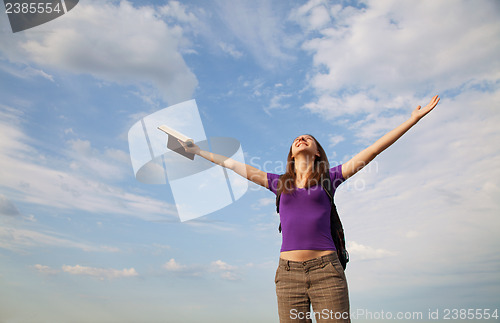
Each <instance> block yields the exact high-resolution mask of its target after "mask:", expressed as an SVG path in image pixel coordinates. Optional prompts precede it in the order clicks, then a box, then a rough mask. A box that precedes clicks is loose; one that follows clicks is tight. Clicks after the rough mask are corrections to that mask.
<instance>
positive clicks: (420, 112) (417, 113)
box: [411, 95, 439, 121]
mask: <svg viewBox="0 0 500 323" xmlns="http://www.w3.org/2000/svg"><path fill="white" fill-rule="evenodd" d="M438 102H439V97H438V96H437V95H436V96H434V97H433V98H432V99H431V102H429V104H427V105H426V106H425V107H423V108H422V107H421V106H418V107H417V108H416V109H415V110H413V112H412V113H411V117H412V118H414V119H415V120H416V121H418V120H420V119H422V118H423V117H424V116H425V115H426V114H427V113H429V112H431V111H432V109H434V107H435V106H436V105H437V104H438Z"/></svg>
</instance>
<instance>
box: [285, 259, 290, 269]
mask: <svg viewBox="0 0 500 323" xmlns="http://www.w3.org/2000/svg"><path fill="white" fill-rule="evenodd" d="M285 269H286V270H287V271H289V270H290V260H287V261H286V265H285Z"/></svg>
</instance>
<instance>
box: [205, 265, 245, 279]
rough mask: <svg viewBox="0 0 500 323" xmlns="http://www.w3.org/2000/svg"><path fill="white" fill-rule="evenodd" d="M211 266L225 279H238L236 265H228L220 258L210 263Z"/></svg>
mask: <svg viewBox="0 0 500 323" xmlns="http://www.w3.org/2000/svg"><path fill="white" fill-rule="evenodd" d="M211 268H212V270H213V271H215V272H219V273H220V277H221V278H223V279H226V280H239V279H240V278H239V276H238V275H237V274H236V270H237V269H238V267H236V266H232V265H229V264H228V263H226V262H224V261H222V260H216V261H214V262H212V263H211Z"/></svg>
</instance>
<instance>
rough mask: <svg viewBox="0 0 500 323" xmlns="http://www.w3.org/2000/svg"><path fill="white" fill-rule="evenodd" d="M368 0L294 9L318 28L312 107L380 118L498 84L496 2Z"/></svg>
mask: <svg viewBox="0 0 500 323" xmlns="http://www.w3.org/2000/svg"><path fill="white" fill-rule="evenodd" d="M365 4H366V5H365V6H363V8H361V7H360V8H355V7H349V6H346V7H341V6H340V5H338V4H334V5H329V4H328V3H326V2H325V1H316V0H311V1H309V2H308V3H307V4H305V5H303V6H302V7H300V8H298V9H296V10H295V11H293V13H292V15H291V18H292V19H294V20H295V21H297V22H298V23H299V24H301V26H303V28H304V29H306V30H311V31H314V33H311V34H310V35H312V37H310V38H309V39H308V40H306V41H304V43H303V48H304V49H305V50H306V51H308V52H309V53H310V54H311V55H312V58H313V63H314V69H313V70H312V71H311V73H310V82H309V86H310V87H311V88H312V89H313V90H314V91H315V92H316V93H317V99H315V100H313V101H311V102H309V103H308V104H305V108H307V109H310V110H311V111H313V112H315V113H318V114H321V115H322V116H324V117H326V118H330V119H333V118H337V117H339V116H343V115H350V116H358V117H359V116H360V115H367V114H371V115H372V118H373V115H375V116H377V115H379V114H380V113H383V112H386V111H388V110H394V109H401V108H405V109H408V110H407V111H410V110H409V109H410V108H412V107H413V106H416V105H417V104H421V105H423V104H422V103H423V102H421V100H422V98H423V97H425V100H426V101H427V100H428V99H430V97H431V96H432V95H433V94H436V93H443V92H445V91H447V90H453V91H456V90H457V89H461V90H463V86H470V85H471V84H475V85H478V84H484V82H486V83H488V82H489V83H490V84H494V82H495V80H497V79H498V78H499V77H500V61H499V60H498V58H497V57H498V55H499V53H500V38H499V37H496V35H498V34H500V21H499V20H498V19H497V18H498V17H497V14H496V12H497V11H498V5H497V4H496V3H495V2H494V1H485V2H483V3H482V4H481V6H477V4H475V3H471V2H468V1H458V2H457V1H397V0H390V1H367V2H366V3H365ZM450 7H452V8H453V11H450ZM325 8H326V9H328V11H329V13H330V21H329V22H328V23H326V22H325V21H326V19H327V14H326V12H325ZM427 96H428V97H427ZM396 112H397V111H396ZM361 129H362V128H361ZM361 135H368V134H367V133H364V134H361ZM372 135H375V133H374V132H372Z"/></svg>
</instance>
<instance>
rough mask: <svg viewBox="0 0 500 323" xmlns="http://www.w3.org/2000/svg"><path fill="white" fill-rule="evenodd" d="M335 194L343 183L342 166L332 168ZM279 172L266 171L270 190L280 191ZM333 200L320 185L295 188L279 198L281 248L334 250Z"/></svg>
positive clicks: (284, 249) (288, 249)
mask: <svg viewBox="0 0 500 323" xmlns="http://www.w3.org/2000/svg"><path fill="white" fill-rule="evenodd" d="M330 178H331V180H332V186H333V193H334V194H335V190H336V189H337V187H338V186H339V185H340V184H341V183H342V182H344V180H345V179H344V177H342V165H338V166H335V167H333V168H330ZM278 180H279V175H277V174H272V173H267V182H268V184H269V190H270V191H272V192H273V193H274V194H276V192H277V187H278ZM330 209H331V205H330V200H329V199H328V195H327V194H326V192H325V191H324V190H323V187H322V186H321V185H315V186H311V187H309V188H295V190H294V191H293V192H292V193H289V194H282V195H281V198H280V220H281V233H282V244H281V251H290V250H335V244H334V243H333V239H332V234H331V231H330Z"/></svg>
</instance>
